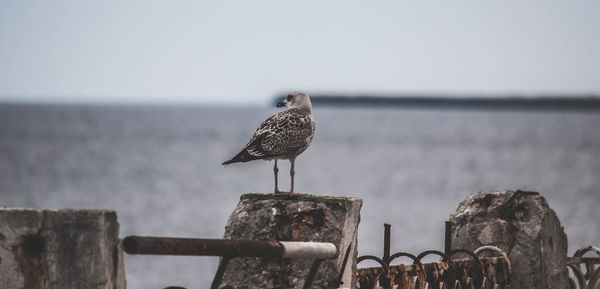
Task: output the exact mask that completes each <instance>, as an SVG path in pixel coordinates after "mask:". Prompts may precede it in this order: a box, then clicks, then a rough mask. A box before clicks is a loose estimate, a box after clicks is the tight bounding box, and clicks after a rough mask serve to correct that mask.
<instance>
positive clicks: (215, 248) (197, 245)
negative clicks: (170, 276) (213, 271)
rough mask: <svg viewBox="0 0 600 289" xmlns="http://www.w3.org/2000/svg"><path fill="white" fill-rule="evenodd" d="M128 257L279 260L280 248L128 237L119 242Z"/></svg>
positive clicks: (258, 243) (247, 242)
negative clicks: (174, 256) (181, 256)
mask: <svg viewBox="0 0 600 289" xmlns="http://www.w3.org/2000/svg"><path fill="white" fill-rule="evenodd" d="M123 249H124V250H125V252H127V253H129V254H142V255H187V256H223V257H226V256H227V257H282V256H283V253H284V249H283V245H282V244H281V243H279V242H276V241H255V240H220V239H191V238H161V237H140V236H129V237H127V238H125V239H124V240H123Z"/></svg>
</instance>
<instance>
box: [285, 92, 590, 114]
mask: <svg viewBox="0 0 600 289" xmlns="http://www.w3.org/2000/svg"><path fill="white" fill-rule="evenodd" d="M281 98H283V96H280V97H278V98H277V100H278V101H280V100H281ZM310 99H311V101H312V104H313V105H315V106H335V107H398V108H403V107H405V108H442V109H443V108H447V109H482V110H483V109H485V110H515V109H522V110H592V111H600V96H585V97H546V96H545V97H513V96H510V97H491V96H490V97H450V96H408V95H407V96H395V97H392V96H343V95H318V94H316V95H311V97H310Z"/></svg>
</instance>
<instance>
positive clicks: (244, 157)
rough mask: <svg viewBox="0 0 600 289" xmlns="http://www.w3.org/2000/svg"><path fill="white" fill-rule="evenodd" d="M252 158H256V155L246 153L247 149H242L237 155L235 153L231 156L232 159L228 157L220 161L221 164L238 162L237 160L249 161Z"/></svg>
mask: <svg viewBox="0 0 600 289" xmlns="http://www.w3.org/2000/svg"><path fill="white" fill-rule="evenodd" d="M254 159H256V157H254V156H253V155H251V154H250V153H248V151H247V150H245V149H244V150H242V151H241V152H239V153H238V154H237V155H235V157H233V158H232V159H230V160H228V161H224V162H223V163H222V165H228V164H232V163H239V162H247V161H251V160H254Z"/></svg>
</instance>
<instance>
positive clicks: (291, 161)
mask: <svg viewBox="0 0 600 289" xmlns="http://www.w3.org/2000/svg"><path fill="white" fill-rule="evenodd" d="M295 162H296V159H293V158H292V159H290V163H292V165H291V167H290V179H291V181H292V184H291V185H290V194H293V193H294V175H295V174H296V171H294V163H295Z"/></svg>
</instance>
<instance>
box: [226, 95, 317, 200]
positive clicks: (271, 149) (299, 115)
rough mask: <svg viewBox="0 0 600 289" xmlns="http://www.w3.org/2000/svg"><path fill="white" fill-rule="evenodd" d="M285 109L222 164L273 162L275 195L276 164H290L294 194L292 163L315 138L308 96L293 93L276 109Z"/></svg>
mask: <svg viewBox="0 0 600 289" xmlns="http://www.w3.org/2000/svg"><path fill="white" fill-rule="evenodd" d="M282 106H287V107H288V109H287V110H284V111H282V112H279V113H277V114H275V115H273V116H271V117H269V118H267V119H266V120H265V121H264V122H263V123H261V124H260V126H259V127H258V128H257V129H256V131H255V132H254V135H252V138H250V141H248V143H247V144H246V146H245V147H244V148H243V149H242V151H241V152H239V153H238V154H237V155H236V156H235V157H233V158H232V159H230V160H228V161H225V162H223V165H228V164H231V163H237V162H247V161H252V160H260V159H262V160H275V165H274V166H273V173H274V175H275V192H274V193H275V194H279V193H284V192H280V191H279V189H278V187H277V173H278V172H279V169H278V168H277V160H289V161H290V163H291V167H290V180H291V185H290V194H293V193H294V175H295V171H294V163H295V162H296V157H298V155H300V154H301V153H302V152H304V151H305V150H306V149H307V148H308V146H309V145H310V143H311V141H312V139H313V136H314V135H315V120H314V118H313V116H312V105H311V103H310V98H309V97H308V95H307V94H305V93H302V92H298V91H294V92H292V93H290V94H289V95H288V96H287V97H286V98H285V99H284V100H283V101H281V102H279V103H277V107H282Z"/></svg>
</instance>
